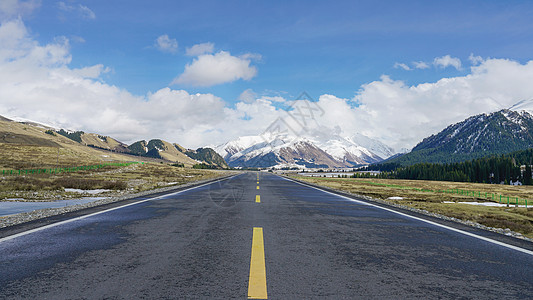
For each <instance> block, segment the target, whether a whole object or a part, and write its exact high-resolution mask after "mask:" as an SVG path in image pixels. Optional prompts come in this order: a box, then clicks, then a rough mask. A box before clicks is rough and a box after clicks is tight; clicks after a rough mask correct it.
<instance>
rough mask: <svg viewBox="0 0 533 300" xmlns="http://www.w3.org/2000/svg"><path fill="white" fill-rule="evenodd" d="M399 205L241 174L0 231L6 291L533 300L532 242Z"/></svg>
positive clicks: (26, 294)
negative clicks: (405, 209) (407, 211)
mask: <svg viewBox="0 0 533 300" xmlns="http://www.w3.org/2000/svg"><path fill="white" fill-rule="evenodd" d="M404 213H405V212H399V211H397V210H391V208H387V207H380V206H377V205H376V204H372V203H369V202H365V201H363V200H357V199H350V198H347V197H344V196H342V195H337V194H334V193H331V192H328V191H324V190H320V189H317V188H314V187H311V186H308V185H305V184H301V183H298V182H295V181H292V180H289V179H286V178H283V177H279V176H276V175H273V174H267V173H254V172H249V173H242V174H239V175H236V176H233V177H230V178H226V179H223V180H219V181H214V182H212V183H209V184H204V185H201V186H198V187H195V188H190V189H187V190H182V191H178V192H171V193H167V194H158V195H153V196H150V197H141V198H137V199H133V200H128V201H125V202H121V203H119V204H114V205H112V206H108V207H104V208H98V209H94V208H93V209H91V210H88V211H86V212H83V214H81V213H77V214H73V215H71V216H59V217H55V218H52V219H49V220H46V221H41V223H39V222H37V223H33V224H28V225H24V226H19V227H15V228H8V229H4V230H1V231H0V299H19V298H36V299H138V298H144V299H182V298H185V299H195V298H198V299H228V298H236V299H247V298H253V299H267V298H268V299H315V298H316V299H323V298H328V299H405V298H409V299H413V298H414V299H417V298H421V299H432V298H445V299H457V298H476V299H515V298H531V297H533V252H532V251H531V250H532V249H533V247H532V245H531V243H528V242H523V241H519V240H515V239H512V238H507V237H505V236H500V235H497V234H495V233H491V232H486V231H481V230H478V229H475V228H470V227H466V226H462V225H457V224H456V225H453V224H451V223H444V221H437V220H435V219H428V217H423V218H424V219H426V220H429V221H425V220H421V219H419V218H422V217H421V216H417V215H414V216H410V215H405V214H404ZM54 222H55V223H54ZM434 222H439V223H441V224H444V225H440V224H437V223H434ZM39 224H41V225H44V224H48V225H46V227H39V226H40V225H39ZM450 225H452V227H448V226H450ZM30 229H31V230H30ZM27 230H30V231H27Z"/></svg>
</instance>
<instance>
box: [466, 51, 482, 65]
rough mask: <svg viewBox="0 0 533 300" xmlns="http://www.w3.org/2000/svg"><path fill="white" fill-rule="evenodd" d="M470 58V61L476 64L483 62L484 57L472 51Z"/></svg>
mask: <svg viewBox="0 0 533 300" xmlns="http://www.w3.org/2000/svg"><path fill="white" fill-rule="evenodd" d="M468 60H470V62H471V63H472V64H473V65H475V66H477V65H479V64H480V63H482V62H483V58H482V57H481V56H474V53H470V56H469V57H468Z"/></svg>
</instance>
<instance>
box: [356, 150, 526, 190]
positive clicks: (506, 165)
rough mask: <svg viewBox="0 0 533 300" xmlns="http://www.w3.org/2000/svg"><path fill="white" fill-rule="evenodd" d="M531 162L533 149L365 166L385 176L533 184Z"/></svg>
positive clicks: (368, 169)
mask: <svg viewBox="0 0 533 300" xmlns="http://www.w3.org/2000/svg"><path fill="white" fill-rule="evenodd" d="M523 165H525V169H523V170H522V169H521V167H520V166H523ZM531 165H533V149H528V150H523V151H518V152H513V153H510V154H505V155H500V156H491V157H485V158H479V159H474V160H471V161H465V162H460V163H449V164H435V163H419V164H415V165H412V166H407V167H402V166H400V165H399V164H395V163H384V164H376V165H371V166H368V167H365V168H363V169H362V170H363V171H381V172H382V173H381V174H380V175H378V176H379V177H382V178H396V179H415V180H436V181H458V182H477V183H501V182H504V183H506V184H509V183H510V182H511V181H513V182H516V181H520V182H521V183H522V184H526V185H531V184H533V179H532V175H531ZM360 176H361V175H357V177H360Z"/></svg>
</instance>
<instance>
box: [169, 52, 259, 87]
mask: <svg viewBox="0 0 533 300" xmlns="http://www.w3.org/2000/svg"><path fill="white" fill-rule="evenodd" d="M250 63H251V59H250V58H249V57H248V56H246V55H245V56H240V57H237V56H232V55H231V54H230V53H229V52H226V51H220V52H218V53H216V54H203V55H200V56H198V57H197V58H195V59H194V60H193V62H192V63H190V64H187V66H185V71H184V72H183V73H182V74H181V75H180V76H178V77H177V78H176V79H174V81H173V82H172V84H186V85H192V86H213V85H217V84H221V83H227V82H233V81H236V80H239V79H244V80H250V79H252V78H253V77H254V76H255V75H256V74H257V68H256V67H255V66H250Z"/></svg>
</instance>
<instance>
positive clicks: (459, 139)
mask: <svg viewBox="0 0 533 300" xmlns="http://www.w3.org/2000/svg"><path fill="white" fill-rule="evenodd" d="M522 107H524V106H522ZM531 147H533V115H531V114H530V113H529V112H527V111H526V110H521V111H519V112H517V111H514V110H509V109H503V110H501V111H497V112H494V113H490V114H480V115H476V116H473V117H470V118H468V119H466V120H464V121H462V122H459V123H456V124H453V125H450V126H448V127H447V128H446V129H444V130H443V131H441V132H439V133H438V134H435V135H432V136H430V137H428V138H425V139H424V140H423V141H422V142H420V143H419V144H418V145H416V146H415V147H414V148H413V150H412V151H411V152H410V153H408V154H406V155H403V156H401V157H398V158H395V159H391V160H388V162H395V163H400V164H403V165H410V164H414V163H419V162H429V163H450V162H460V161H465V160H470V159H475V158H480V157H485V156H490V155H493V154H505V153H510V152H513V151H518V150H525V149H528V148H531Z"/></svg>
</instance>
